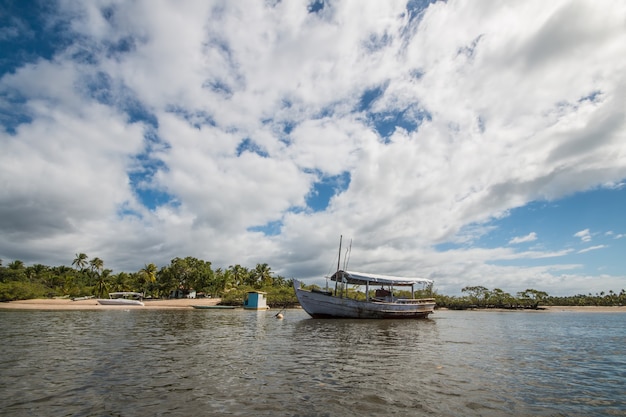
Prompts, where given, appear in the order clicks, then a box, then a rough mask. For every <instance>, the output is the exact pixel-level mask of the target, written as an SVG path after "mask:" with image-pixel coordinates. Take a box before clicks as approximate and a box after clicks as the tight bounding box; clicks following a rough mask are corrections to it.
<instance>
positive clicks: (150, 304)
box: [0, 298, 626, 313]
mask: <svg viewBox="0 0 626 417" xmlns="http://www.w3.org/2000/svg"><path fill="white" fill-rule="evenodd" d="M143 301H144V304H145V305H144V306H133V305H130V306H126V305H101V304H99V303H98V301H97V299H96V298H89V299H86V300H77V301H73V300H72V299H70V298H40V299H31V300H18V301H8V302H0V310H120V309H122V310H128V309H132V310H137V309H139V310H141V309H144V310H146V309H147V310H176V309H192V308H193V306H215V305H217V304H219V303H220V301H221V299H220V298H178V299H158V300H152V299H145V300H143ZM446 310H448V309H441V311H446ZM435 311H436V310H435ZM450 311H456V310H450ZM459 311H466V312H507V313H560V312H578V313H626V306H540V309H539V310H509V309H497V308H488V309H487V308H485V309H468V310H459Z"/></svg>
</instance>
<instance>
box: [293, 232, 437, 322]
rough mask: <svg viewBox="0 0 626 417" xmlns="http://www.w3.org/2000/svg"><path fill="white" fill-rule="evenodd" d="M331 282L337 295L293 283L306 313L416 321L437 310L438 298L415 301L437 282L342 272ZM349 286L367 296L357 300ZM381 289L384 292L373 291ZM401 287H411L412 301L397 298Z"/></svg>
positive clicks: (324, 316)
mask: <svg viewBox="0 0 626 417" xmlns="http://www.w3.org/2000/svg"><path fill="white" fill-rule="evenodd" d="M339 253H341V243H340V249H339ZM337 265H339V262H338V263H337ZM329 278H330V280H331V281H334V282H335V289H334V291H329V290H328V288H327V289H326V290H325V291H322V290H316V289H310V290H308V289H304V288H302V283H301V282H300V281H298V280H294V281H293V286H294V290H295V292H296V297H297V298H298V301H299V302H300V305H301V306H302V308H303V309H304V311H306V312H307V313H308V314H309V315H310V316H311V317H314V318H358V319H413V318H426V317H428V315H429V314H432V313H433V312H434V310H435V299H434V298H415V294H416V290H419V289H425V288H430V287H432V284H433V281H432V280H429V279H425V278H404V277H394V276H388V275H378V274H368V273H362V272H353V271H344V270H339V268H337V272H335V273H334V274H333V275H332V276H331V277H329ZM348 285H358V286H360V287H361V288H362V287H363V286H364V287H365V294H363V293H360V296H361V297H359V299H356V298H355V297H354V296H353V297H352V298H350V297H348V291H347V289H348ZM378 286H380V288H376V289H373V287H378ZM327 287H328V286H327ZM397 287H403V288H408V287H410V289H411V297H410V298H399V297H397V296H396V294H395V293H394V291H395V290H396V288H397ZM370 289H372V290H373V293H371V292H370ZM362 298H364V299H362Z"/></svg>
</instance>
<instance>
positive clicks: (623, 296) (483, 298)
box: [435, 286, 626, 310]
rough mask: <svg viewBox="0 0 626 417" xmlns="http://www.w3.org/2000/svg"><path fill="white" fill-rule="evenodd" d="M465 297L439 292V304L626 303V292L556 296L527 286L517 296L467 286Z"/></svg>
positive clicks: (520, 306)
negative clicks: (440, 293)
mask: <svg viewBox="0 0 626 417" xmlns="http://www.w3.org/2000/svg"><path fill="white" fill-rule="evenodd" d="M461 292H463V293H464V294H465V295H463V296H461V297H454V296H446V295H439V294H435V299H436V301H437V306H438V307H445V308H449V309H454V310H464V309H468V308H506V309H537V308H540V306H622V305H626V291H624V290H621V292H620V293H615V292H613V291H609V292H608V293H604V292H601V293H599V294H595V295H593V294H591V293H590V294H588V295H582V294H579V295H573V296H566V297H552V296H549V295H548V294H547V293H546V292H544V291H537V290H534V289H527V290H525V291H520V292H518V293H517V294H516V295H515V296H513V295H511V294H509V293H507V292H504V291H503V290H501V289H500V288H495V289H493V290H489V289H487V288H485V287H482V286H473V287H465V288H463V289H462V290H461Z"/></svg>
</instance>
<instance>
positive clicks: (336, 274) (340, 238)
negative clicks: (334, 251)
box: [335, 235, 343, 297]
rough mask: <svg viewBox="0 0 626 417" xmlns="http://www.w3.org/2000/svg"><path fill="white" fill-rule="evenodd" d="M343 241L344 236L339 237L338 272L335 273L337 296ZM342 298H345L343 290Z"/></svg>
mask: <svg viewBox="0 0 626 417" xmlns="http://www.w3.org/2000/svg"><path fill="white" fill-rule="evenodd" d="M342 239H343V235H339V256H337V272H336V273H335V295H337V279H338V278H339V265H340V262H341V240H342ZM342 288H343V287H342ZM341 296H342V297H343V289H342V290H341Z"/></svg>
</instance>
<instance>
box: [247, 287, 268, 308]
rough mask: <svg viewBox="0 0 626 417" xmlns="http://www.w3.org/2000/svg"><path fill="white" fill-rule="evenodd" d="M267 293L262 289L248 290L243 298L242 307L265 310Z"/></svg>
mask: <svg viewBox="0 0 626 417" xmlns="http://www.w3.org/2000/svg"><path fill="white" fill-rule="evenodd" d="M266 294H267V293H265V292H263V291H250V292H248V293H247V294H246V297H245V298H244V300H243V308H245V309H246V310H267V309H268V308H269V307H268V306H267V299H266V297H265V295H266Z"/></svg>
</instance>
